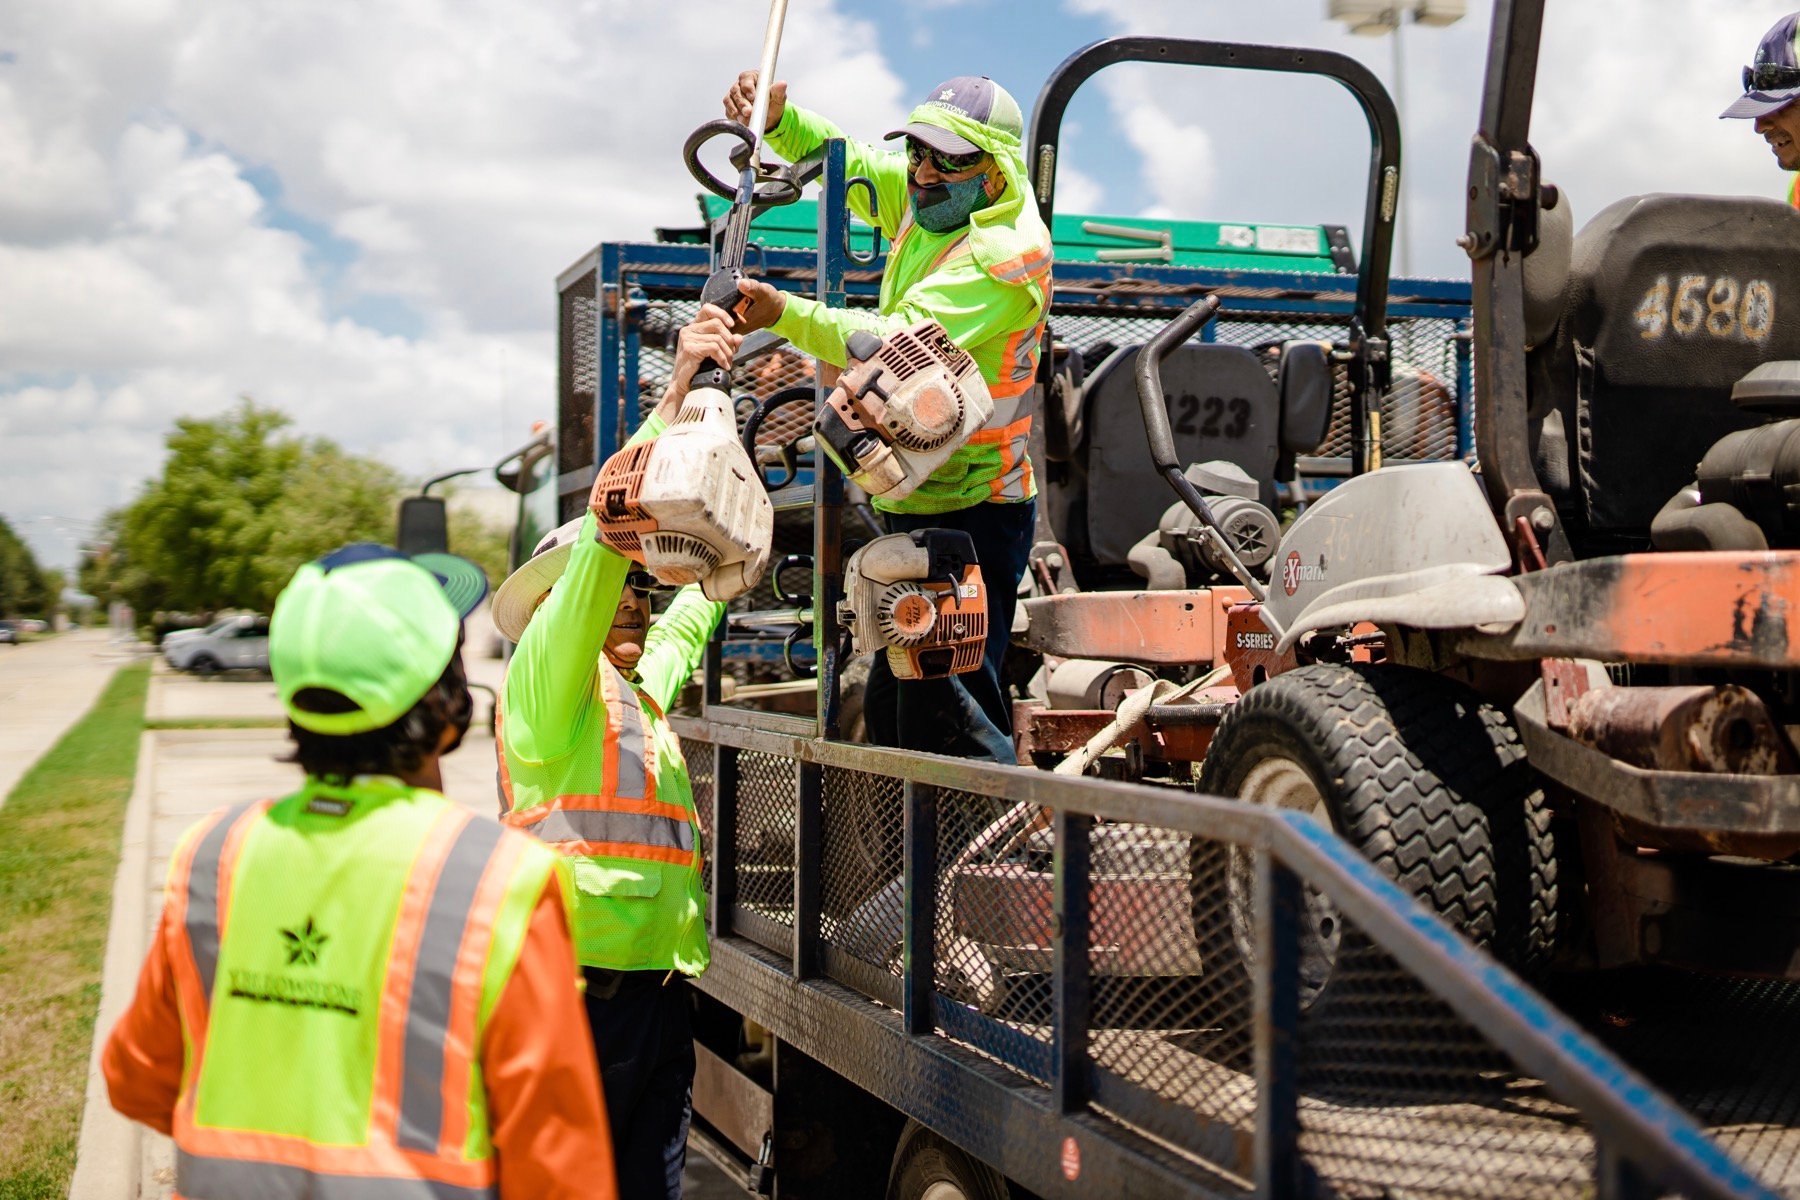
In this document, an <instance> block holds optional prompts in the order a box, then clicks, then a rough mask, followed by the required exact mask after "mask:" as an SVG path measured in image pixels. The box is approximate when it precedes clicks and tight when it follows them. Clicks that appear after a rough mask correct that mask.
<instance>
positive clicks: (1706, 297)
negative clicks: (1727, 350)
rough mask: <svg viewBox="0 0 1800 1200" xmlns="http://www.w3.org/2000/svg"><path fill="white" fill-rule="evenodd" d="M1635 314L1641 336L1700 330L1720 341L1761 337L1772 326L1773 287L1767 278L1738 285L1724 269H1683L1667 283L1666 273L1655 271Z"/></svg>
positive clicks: (1656, 337) (1681, 334)
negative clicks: (1691, 272)
mask: <svg viewBox="0 0 1800 1200" xmlns="http://www.w3.org/2000/svg"><path fill="white" fill-rule="evenodd" d="M1671 300H1672V302H1671ZM1636 316H1637V324H1638V336H1639V337H1641V338H1643V339H1644V340H1645V341H1658V340H1660V339H1662V338H1664V337H1667V336H1668V335H1669V334H1671V333H1673V334H1675V335H1676V336H1677V337H1693V336H1695V335H1696V334H1699V333H1702V332H1704V333H1706V334H1709V335H1710V336H1712V337H1716V338H1719V339H1721V340H1724V341H1732V342H1760V341H1763V340H1764V339H1766V338H1767V337H1768V336H1769V332H1770V331H1771V330H1772V329H1774V328H1775V288H1774V287H1773V286H1772V285H1771V284H1770V283H1769V281H1768V280H1766V279H1752V280H1751V281H1750V282H1749V283H1746V284H1742V285H1740V284H1739V283H1738V281H1737V280H1736V279H1733V278H1732V277H1731V276H1729V275H1720V276H1717V277H1714V278H1709V277H1708V276H1705V275H1683V276H1681V278H1680V279H1679V280H1677V282H1676V284H1675V286H1674V287H1673V288H1671V287H1670V286H1669V277H1668V276H1667V275H1658V276H1657V277H1656V282H1655V283H1653V284H1651V285H1650V286H1649V287H1648V288H1647V289H1645V291H1644V298H1643V299H1642V300H1639V301H1638V306H1637V314H1636Z"/></svg>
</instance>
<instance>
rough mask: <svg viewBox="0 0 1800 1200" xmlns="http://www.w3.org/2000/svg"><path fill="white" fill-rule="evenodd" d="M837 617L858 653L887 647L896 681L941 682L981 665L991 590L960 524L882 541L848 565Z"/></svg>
mask: <svg viewBox="0 0 1800 1200" xmlns="http://www.w3.org/2000/svg"><path fill="white" fill-rule="evenodd" d="M838 621H839V622H840V623H841V624H842V625H843V626H844V628H845V629H847V630H849V632H850V637H851V640H852V641H853V642H854V643H855V644H856V648H857V649H858V650H859V651H870V650H885V651H886V653H887V662H888V668H889V669H890V670H892V671H893V673H894V677H895V678H896V679H942V678H944V677H945V676H948V675H960V674H962V673H963V672H964V671H973V670H975V669H976V668H977V667H979V666H980V665H981V659H982V654H983V652H984V651H985V649H986V646H987V631H988V613H987V589H986V588H985V587H984V586H983V584H982V581H981V566H980V565H979V564H978V563H977V562H976V561H975V543H974V542H973V541H971V540H970V538H969V535H968V534H966V533H964V532H962V531H961V530H959V529H920V530H917V531H915V532H912V533H892V534H889V535H887V536H886V537H879V538H876V539H875V540H874V541H872V542H870V543H869V544H868V545H866V546H864V547H863V548H862V549H860V550H858V551H857V552H856V553H855V554H853V555H851V556H850V561H849V563H848V564H846V566H845V567H844V599H843V601H842V603H840V604H839V606H838Z"/></svg>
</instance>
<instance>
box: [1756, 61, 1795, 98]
mask: <svg viewBox="0 0 1800 1200" xmlns="http://www.w3.org/2000/svg"><path fill="white" fill-rule="evenodd" d="M1795 87H1800V67H1784V66H1782V65H1781V64H1780V63H1757V64H1756V65H1755V66H1754V67H1745V68H1744V90H1745V91H1746V92H1778V91H1780V90H1782V89H1783V88H1795Z"/></svg>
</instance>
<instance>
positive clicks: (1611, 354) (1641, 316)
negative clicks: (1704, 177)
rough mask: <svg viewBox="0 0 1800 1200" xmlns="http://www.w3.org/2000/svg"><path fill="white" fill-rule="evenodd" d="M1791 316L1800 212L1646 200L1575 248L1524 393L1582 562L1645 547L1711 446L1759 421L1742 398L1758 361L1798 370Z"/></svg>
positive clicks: (1720, 202)
mask: <svg viewBox="0 0 1800 1200" xmlns="http://www.w3.org/2000/svg"><path fill="white" fill-rule="evenodd" d="M1564 203H1567V201H1566V199H1565V200H1564ZM1528 261H1529V260H1528ZM1789 304H1800V212H1797V211H1795V210H1794V209H1792V208H1790V207H1789V206H1788V205H1786V204H1782V203H1780V202H1779V201H1775V200H1764V199H1756V198H1750V197H1741V198H1740V197H1709V196H1667V195H1655V196H1638V197H1634V198H1631V199H1626V200H1621V201H1619V202H1618V203H1616V204H1614V205H1612V206H1611V207H1609V208H1607V209H1606V210H1604V211H1603V212H1601V213H1600V214H1599V215H1598V216H1597V217H1595V218H1594V220H1593V221H1591V222H1590V223H1589V224H1588V225H1587V227H1586V228H1584V229H1582V230H1581V232H1580V233H1579V234H1577V235H1576V237H1575V242H1574V247H1573V250H1572V252H1571V254H1570V263H1569V268H1568V283H1567V285H1566V289H1565V292H1564V301H1563V304H1562V307H1561V315H1560V319H1559V320H1558V321H1557V323H1556V325H1555V329H1554V332H1553V333H1551V334H1550V335H1549V336H1548V337H1546V338H1544V339H1543V340H1542V341H1540V342H1539V343H1538V344H1537V345H1536V346H1535V347H1534V348H1533V349H1532V350H1531V352H1530V359H1529V364H1528V365H1529V369H1528V379H1529V387H1530V396H1529V405H1530V413H1531V417H1532V446H1533V453H1534V455H1535V457H1536V462H1537V468H1538V477H1539V479H1540V480H1542V481H1543V483H1544V486H1545V490H1546V491H1548V492H1549V493H1550V495H1551V496H1552V497H1553V498H1554V499H1555V500H1556V503H1557V507H1558V509H1559V511H1560V512H1561V514H1562V517H1563V521H1564V525H1565V528H1566V529H1567V531H1568V533H1569V538H1570V541H1571V543H1572V544H1573V546H1574V548H1575V551H1576V553H1577V554H1578V555H1580V556H1583V557H1589V556H1593V555H1597V554H1605V553H1617V552H1621V551H1628V550H1636V549H1643V548H1645V547H1646V546H1647V545H1648V544H1649V529H1650V522H1651V520H1652V518H1654V517H1655V516H1656V513H1657V511H1658V510H1659V509H1660V508H1661V507H1662V506H1663V504H1664V503H1665V502H1667V501H1668V499H1669V498H1670V497H1671V496H1673V495H1674V494H1675V492H1676V491H1677V490H1678V489H1680V488H1681V487H1683V486H1684V485H1686V484H1687V483H1689V482H1691V481H1692V480H1693V478H1694V471H1695V466H1696V464H1698V462H1699V460H1700V457H1701V456H1702V455H1704V454H1705V453H1706V451H1707V450H1708V449H1709V448H1710V447H1711V446H1712V444H1713V443H1714V442H1716V441H1717V440H1718V439H1719V438H1721V437H1723V436H1724V435H1725V434H1727V433H1731V432H1732V431H1734V430H1738V429H1744V428H1748V427H1749V426H1752V425H1756V424H1760V423H1762V421H1763V418H1760V417H1757V416H1755V415H1754V414H1750V413H1746V412H1744V411H1742V410H1741V409H1739V408H1737V407H1736V406H1735V405H1733V404H1732V402H1731V387H1732V385H1733V384H1734V383H1736V382H1737V380H1738V379H1739V378H1741V377H1742V376H1743V375H1744V374H1745V373H1746V372H1747V371H1749V370H1750V369H1751V368H1752V367H1754V366H1756V365H1757V364H1758V363H1762V362H1767V361H1770V360H1774V359H1792V358H1800V323H1797V322H1795V321H1793V320H1791V319H1788V317H1787V309H1786V305H1789Z"/></svg>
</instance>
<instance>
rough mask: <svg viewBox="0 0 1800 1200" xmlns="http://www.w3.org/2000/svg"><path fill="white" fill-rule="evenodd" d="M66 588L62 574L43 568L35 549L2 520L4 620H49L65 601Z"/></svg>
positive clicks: (0, 602) (0, 613)
mask: <svg viewBox="0 0 1800 1200" xmlns="http://www.w3.org/2000/svg"><path fill="white" fill-rule="evenodd" d="M62 586H63V578H62V573H61V572H60V571H55V570H47V569H45V568H44V567H41V566H39V565H38V560H37V556H36V555H34V554H33V553H32V552H31V547H30V546H27V545H26V544H25V541H24V539H22V538H21V537H19V535H18V534H16V533H14V532H13V527H12V526H11V525H10V524H8V523H7V521H6V518H5V517H0V617H36V618H38V619H39V620H44V621H48V620H49V619H50V618H51V617H52V616H54V615H55V613H56V608H57V605H58V603H59V602H60V601H61V599H62Z"/></svg>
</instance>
